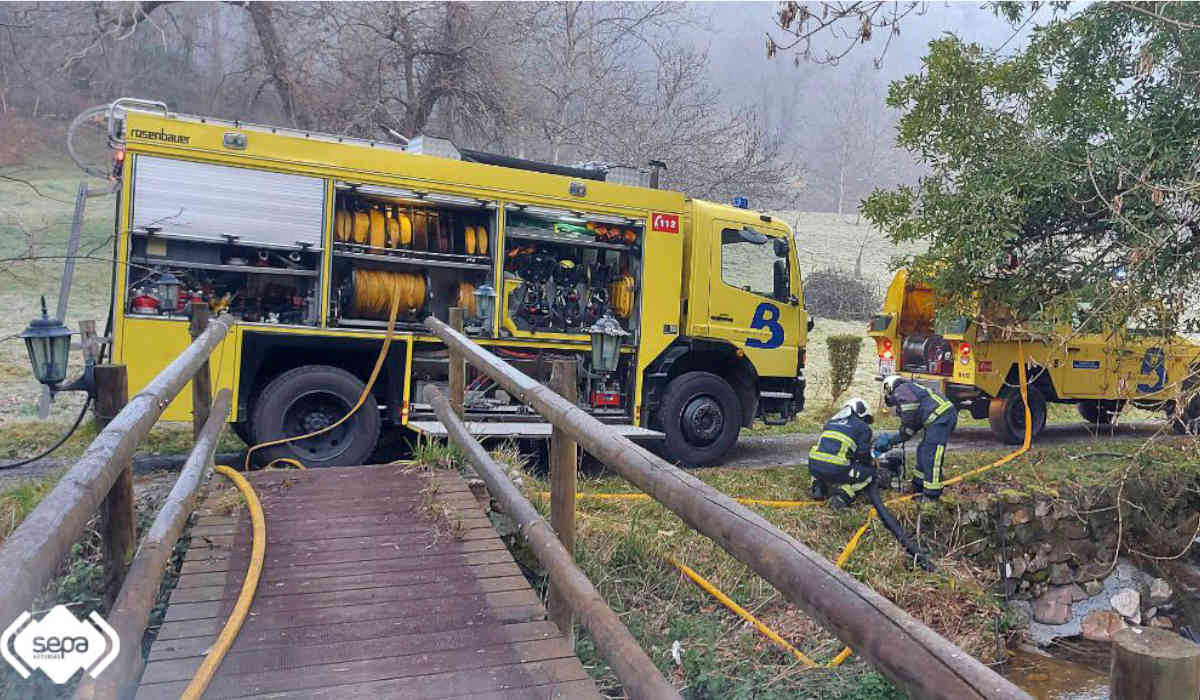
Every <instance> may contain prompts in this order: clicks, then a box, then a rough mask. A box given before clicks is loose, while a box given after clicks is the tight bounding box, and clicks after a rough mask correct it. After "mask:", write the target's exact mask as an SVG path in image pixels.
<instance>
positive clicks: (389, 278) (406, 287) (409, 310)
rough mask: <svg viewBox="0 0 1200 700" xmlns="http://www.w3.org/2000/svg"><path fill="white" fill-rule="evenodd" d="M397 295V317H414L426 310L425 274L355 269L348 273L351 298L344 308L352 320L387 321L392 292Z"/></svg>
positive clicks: (426, 286) (426, 288)
mask: <svg viewBox="0 0 1200 700" xmlns="http://www.w3.org/2000/svg"><path fill="white" fill-rule="evenodd" d="M393 289H394V290H396V291H397V292H398V293H399V295H400V313H401V314H416V313H419V312H420V311H421V309H423V308H424V307H425V300H426V292H427V290H428V289H429V284H428V280H427V279H426V277H425V275H424V274H418V273H413V272H393V271H390V270H371V269H367V268H358V267H356V268H354V269H353V270H352V271H351V273H350V288H349V291H350V293H351V295H352V296H351V298H350V299H349V300H348V301H347V303H346V304H345V308H346V310H347V312H348V315H349V316H353V317H355V318H365V319H370V318H375V319H380V318H383V319H385V318H387V316H388V311H389V310H390V308H391V302H392V290H393Z"/></svg>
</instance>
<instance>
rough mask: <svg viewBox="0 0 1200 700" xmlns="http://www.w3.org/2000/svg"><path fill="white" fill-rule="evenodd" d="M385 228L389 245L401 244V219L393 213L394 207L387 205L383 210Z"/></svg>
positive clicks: (396, 245)
mask: <svg viewBox="0 0 1200 700" xmlns="http://www.w3.org/2000/svg"><path fill="white" fill-rule="evenodd" d="M383 223H384V228H386V229H387V244H388V246H389V247H392V248H397V247H399V245H400V221H399V220H397V219H396V217H395V215H394V214H393V213H392V208H391V207H387V208H386V209H384V211H383Z"/></svg>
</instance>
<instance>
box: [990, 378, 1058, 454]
mask: <svg viewBox="0 0 1200 700" xmlns="http://www.w3.org/2000/svg"><path fill="white" fill-rule="evenodd" d="M1029 415H1030V417H1031V418H1032V422H1033V425H1032V428H1033V430H1032V432H1033V435H1032V437H1033V438H1036V437H1037V436H1038V434H1039V433H1041V432H1042V428H1045V427H1046V397H1045V396H1043V395H1042V392H1040V391H1038V389H1037V387H1032V386H1031V387H1029ZM988 422H989V423H990V424H991V428H992V434H993V435H995V436H996V437H997V438H999V439H1000V440H1001V441H1003V442H1005V443H1007V444H1009V445H1020V444H1021V443H1022V442H1024V441H1025V405H1024V403H1023V402H1022V401H1021V392H1020V390H1016V389H1005V391H1004V393H1003V394H1001V396H1000V398H998V399H992V403H991V405H990V406H989V407H988Z"/></svg>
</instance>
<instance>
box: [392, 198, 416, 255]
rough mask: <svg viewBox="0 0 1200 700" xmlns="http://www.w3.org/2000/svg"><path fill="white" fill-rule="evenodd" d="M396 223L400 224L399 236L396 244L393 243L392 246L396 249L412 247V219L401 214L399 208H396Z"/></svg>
mask: <svg viewBox="0 0 1200 700" xmlns="http://www.w3.org/2000/svg"><path fill="white" fill-rule="evenodd" d="M396 221H397V222H398V223H399V224H400V234H399V238H398V239H397V242H396V243H393V244H392V246H393V247H396V248H407V247H409V246H411V245H412V238H413V226H412V218H410V217H409V216H407V215H405V214H404V213H403V212H401V211H400V207H396Z"/></svg>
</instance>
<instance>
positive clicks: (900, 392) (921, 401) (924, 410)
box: [892, 382, 956, 442]
mask: <svg viewBox="0 0 1200 700" xmlns="http://www.w3.org/2000/svg"><path fill="white" fill-rule="evenodd" d="M892 404H893V405H894V406H895V408H896V415H897V416H899V417H900V432H899V433H898V435H897V442H904V441H905V440H908V439H909V438H911V437H912V436H913V435H916V434H917V433H918V432H919V431H920V430H921V429H922V428H924V427H926V426H928V425H930V424H932V423H933V422H935V421H937V420H938V419H939V418H941V417H942V416H944V415H946V414H947V413H950V412H951V411H954V410H956V409H955V408H954V404H952V403H950V402H949V401H948V400H946V399H945V398H943V397H942V396H941V395H940V394H938V393H937V392H936V391H933V390H932V389H929V388H926V387H924V386H922V385H920V384H917V383H916V382H903V383H901V384H899V385H898V386H897V387H896V389H895V391H893V392H892Z"/></svg>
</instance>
